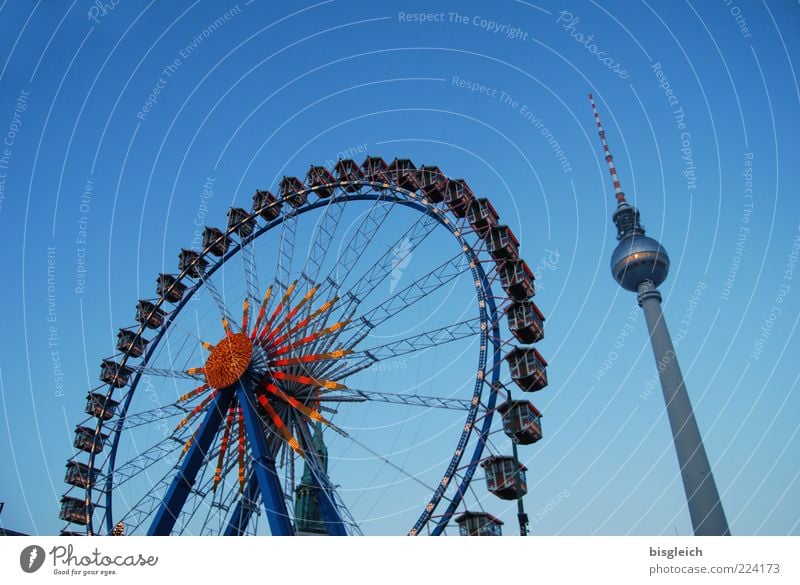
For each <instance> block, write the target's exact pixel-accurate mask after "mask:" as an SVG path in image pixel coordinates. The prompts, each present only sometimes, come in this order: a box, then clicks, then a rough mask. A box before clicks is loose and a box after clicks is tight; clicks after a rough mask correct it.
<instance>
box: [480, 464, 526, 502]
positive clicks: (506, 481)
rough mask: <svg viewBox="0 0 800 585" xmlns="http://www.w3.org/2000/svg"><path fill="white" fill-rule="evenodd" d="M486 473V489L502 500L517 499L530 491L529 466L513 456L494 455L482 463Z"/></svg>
mask: <svg viewBox="0 0 800 585" xmlns="http://www.w3.org/2000/svg"><path fill="white" fill-rule="evenodd" d="M481 467H483V470H484V473H486V489H488V490H489V492H491V493H493V494H494V495H496V496H497V497H498V498H500V499H502V500H516V499H517V498H521V497H522V496H524V495H525V494H527V493H528V483H527V481H526V480H525V471H526V470H527V467H525V466H524V465H522V464H520V463H515V462H514V458H513V457H501V456H497V455H492V456H491V457H489V458H488V459H486V460H484V461H483V462H482V463H481Z"/></svg>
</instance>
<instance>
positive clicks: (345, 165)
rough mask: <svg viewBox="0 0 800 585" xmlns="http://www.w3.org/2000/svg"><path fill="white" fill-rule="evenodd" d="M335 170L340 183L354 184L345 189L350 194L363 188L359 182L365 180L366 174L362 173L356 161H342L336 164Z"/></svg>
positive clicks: (348, 159)
mask: <svg viewBox="0 0 800 585" xmlns="http://www.w3.org/2000/svg"><path fill="white" fill-rule="evenodd" d="M334 170H335V171H336V174H337V176H338V177H339V180H340V181H345V182H348V183H353V184H352V185H347V186H346V187H345V188H344V190H345V191H347V192H348V193H355V192H356V191H358V190H359V189H360V188H361V185H360V183H359V181H363V180H364V173H363V172H361V169H360V168H359V166H358V165H357V164H356V161H354V160H353V159H351V158H345V159H341V160H339V161H338V162H337V163H336V166H335V167H334Z"/></svg>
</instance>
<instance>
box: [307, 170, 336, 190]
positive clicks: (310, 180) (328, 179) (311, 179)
mask: <svg viewBox="0 0 800 585" xmlns="http://www.w3.org/2000/svg"><path fill="white" fill-rule="evenodd" d="M335 182H336V178H335V177H334V176H333V175H332V174H331V172H330V171H329V170H328V169H326V168H325V167H323V166H316V167H315V166H313V165H312V166H311V168H310V169H308V173H306V185H308V186H309V187H310V188H311V189H313V190H314V193H316V194H317V195H319V196H320V197H330V196H331V195H332V194H333V189H334V187H332V186H330V185H332V184H333V183H335ZM323 185H328V186H327V187H324V186H323Z"/></svg>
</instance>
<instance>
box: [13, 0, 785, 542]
mask: <svg viewBox="0 0 800 585" xmlns="http://www.w3.org/2000/svg"><path fill="white" fill-rule="evenodd" d="M226 13H227V14H228V18H227V19H226V20H225V21H224V24H222V25H221V26H218V27H215V29H216V30H214V31H213V32H211V33H208V34H204V33H203V31H204V30H206V31H207V30H208V27H209V26H210V25H212V23H214V21H216V20H217V19H218V18H220V17H221V16H223V15H225V14H226ZM413 14H416V15H420V14H421V15H423V16H422V17H421V18H417V17H414V16H411V15H413ZM0 30H1V31H2V34H0V67H1V69H0V90H1V91H0V136H2V137H3V139H5V142H6V144H5V145H4V146H3V148H5V150H0V155H3V158H2V159H0V163H2V165H0V173H2V174H1V175H0V180H2V181H3V182H2V183H0V187H2V191H0V195H2V197H1V198H0V227H1V228H2V229H0V248H1V249H2V250H3V258H4V275H5V278H4V281H5V282H4V286H3V287H2V289H0V301H1V302H0V314H2V323H3V329H4V334H3V335H2V336H0V396H2V404H0V408H1V409H2V413H3V415H2V416H1V417H0V465H2V469H3V473H2V479H1V480H0V501H4V502H5V503H6V507H5V510H4V511H3V514H2V517H0V521H2V523H3V525H4V526H7V527H9V528H13V529H16V530H21V531H25V532H35V533H43V534H49V533H55V532H57V531H58V530H59V528H60V527H61V523H60V522H59V521H58V519H57V512H58V504H57V502H58V499H59V498H60V495H61V493H62V491H63V489H64V484H63V465H64V462H65V461H66V459H67V457H69V456H70V454H71V453H72V447H71V440H72V429H73V428H74V425H75V424H76V423H77V422H78V421H79V420H80V419H81V416H82V415H81V413H82V409H83V399H84V395H85V391H86V389H87V388H88V387H91V386H94V385H95V380H96V375H97V364H98V363H99V360H100V359H101V358H102V357H104V356H105V355H107V354H109V353H111V346H112V343H113V341H114V338H115V336H116V330H117V328H119V327H120V326H123V325H128V324H130V321H131V318H130V316H131V313H132V310H133V307H134V305H135V302H136V300H137V299H138V298H140V297H143V296H152V294H153V293H152V290H151V289H152V288H153V286H154V281H155V276H156V274H157V273H158V272H160V271H162V270H164V271H165V270H173V269H174V265H175V258H176V255H177V253H178V250H179V248H180V247H181V246H184V247H188V246H191V240H192V238H193V237H194V230H195V229H196V226H195V219H199V220H200V221H201V222H203V221H207V222H208V223H211V224H217V225H219V224H222V223H223V221H224V217H225V212H226V210H227V208H228V207H229V206H231V205H232V204H234V203H235V204H237V205H242V206H247V205H248V204H249V202H250V197H251V194H252V192H253V190H254V189H255V188H257V187H262V188H274V187H275V186H276V185H277V182H278V181H279V180H280V177H281V176H282V175H283V174H298V175H301V174H302V173H304V172H305V170H306V169H307V166H308V164H309V163H311V162H314V163H315V164H316V163H320V164H321V163H324V162H325V161H328V160H335V158H336V157H337V154H338V153H341V152H344V153H347V152H348V151H350V152H353V153H354V154H353V158H356V159H357V160H359V161H360V160H361V159H363V157H364V156H365V153H367V152H368V153H369V154H373V155H379V156H383V157H384V158H387V159H391V158H393V157H394V156H400V157H409V158H412V159H413V160H414V161H416V162H419V163H428V164H431V163H432V164H438V165H439V166H440V167H441V168H442V169H443V170H444V171H445V172H446V173H447V174H449V175H451V176H463V177H465V178H466V179H467V180H468V182H469V183H470V185H471V186H472V188H473V189H474V190H475V191H476V193H479V194H481V195H484V196H487V197H489V198H490V199H491V200H492V202H493V203H494V205H495V207H496V208H497V210H498V211H499V212H500V214H501V216H502V217H503V218H504V221H506V222H507V223H508V224H509V225H510V226H511V227H512V229H513V230H514V231H515V232H516V234H517V235H518V236H519V238H520V240H521V242H522V248H521V250H522V255H523V257H525V258H526V259H527V261H528V263H529V264H530V265H531V267H532V268H534V270H535V271H536V272H537V277H538V283H539V291H538V294H537V297H536V302H537V304H538V305H539V306H540V308H541V309H542V310H543V311H544V313H545V315H546V316H547V322H546V326H547V327H546V338H545V340H544V341H543V342H541V343H540V344H539V347H540V351H541V352H542V353H543V354H544V355H545V356H546V357H547V359H548V360H549V362H550V369H549V377H550V385H549V386H548V387H547V388H546V389H545V390H543V391H541V392H540V393H538V394H536V395H535V396H533V397H532V399H533V401H534V402H535V404H536V405H537V407H538V408H540V409H541V410H542V412H543V413H544V415H545V416H544V421H543V422H544V432H545V439H544V440H543V441H541V442H540V443H538V444H536V445H534V446H531V447H527V448H525V449H524V450H523V451H522V452H521V457H522V459H523V461H524V462H525V463H526V465H527V466H528V468H529V472H528V475H529V478H528V482H529V486H530V490H531V491H530V494H529V496H528V497H527V498H526V506H527V508H528V511H529V514H530V515H531V517H532V519H533V520H534V522H533V525H532V527H531V528H532V531H533V532H534V533H537V534H675V533H678V534H688V533H690V531H691V526H690V524H689V519H688V514H687V513H686V510H685V500H684V496H683V489H682V486H681V484H680V479H679V476H678V474H677V466H676V459H675V455H674V450H673V448H672V444H671V436H670V432H669V426H668V423H667V420H666V417H665V410H664V404H663V399H662V397H661V394H660V388H659V387H658V386H657V385H655V386H654V385H653V380H655V378H654V376H655V365H654V362H653V358H652V353H651V350H650V348H649V345H648V340H647V335H646V330H645V323H644V318H643V316H642V315H641V313H640V312H639V311H638V309H637V308H636V301H635V297H634V295H632V294H630V293H627V292H626V291H623V290H622V289H621V288H619V287H618V286H617V285H616V284H615V283H614V281H613V280H612V278H611V277H610V273H609V268H608V262H609V258H610V255H611V252H612V250H613V248H614V245H615V240H614V231H613V226H612V224H611V221H610V215H611V212H612V210H613V197H612V193H613V191H612V188H611V184H610V180H609V177H608V172H607V170H606V168H605V162H604V160H603V159H602V157H601V156H600V154H601V152H602V151H601V146H600V142H599V139H598V137H597V134H596V131H595V128H594V123H593V118H592V113H591V109H590V106H589V102H588V98H587V94H588V93H589V92H593V93H594V95H595V99H596V101H597V103H598V107H599V108H600V114H601V116H602V118H603V121H604V125H605V127H606V132H607V138H608V141H609V144H610V146H611V149H612V151H613V153H614V155H615V159H616V162H617V167H618V169H619V173H620V179H621V180H622V184H623V188H624V190H625V192H626V193H627V195H628V199H629V201H632V202H634V203H635V204H636V205H637V206H638V207H639V208H640V211H641V213H642V219H643V223H644V225H645V227H646V228H647V229H648V235H651V236H653V237H655V238H657V239H658V240H660V241H661V243H662V244H663V245H664V246H665V248H666V249H667V250H668V252H669V254H670V257H671V260H672V268H671V271H670V275H669V278H668V279H667V281H666V282H665V283H664V285H663V286H662V294H663V296H664V311H665V313H666V315H667V319H668V323H669V326H670V328H671V330H672V333H673V336H674V338H675V339H676V341H677V343H676V345H677V351H678V355H679V359H680V363H681V366H682V369H683V371H684V374H685V377H686V383H687V388H688V390H689V393H690V396H691V398H692V400H693V403H694V405H695V411H696V416H697V419H698V423H699V426H700V429H701V432H702V433H703V436H704V439H705V443H706V450H707V452H708V455H709V458H710V460H711V462H712V465H713V468H714V474H715V478H716V480H717V484H718V487H719V490H720V493H721V496H722V501H723V505H724V506H725V510H726V513H727V516H728V520H729V523H730V525H731V530H732V532H733V533H734V534H748V535H749V534H778V535H783V534H797V533H798V531H800V524H799V522H800V482H798V475H800V467H799V466H798V460H797V457H796V454H797V452H798V448H799V447H800V438H798V428H800V427H798V425H797V422H796V418H797V413H798V412H800V397H799V396H800V395H799V394H798V378H800V368H798V364H797V359H796V357H795V358H792V356H793V355H794V356H797V355H798V352H799V351H800V341H798V340H799V338H800V336H798V334H797V331H796V328H797V324H798V319H799V318H800V310H799V309H800V284H798V282H797V279H798V278H800V266H798V264H797V254H798V244H799V243H800V240H798V238H799V237H800V203H798V198H797V196H796V188H795V186H796V185H797V184H798V183H799V182H800V176H798V175H799V169H798V165H797V160H798V153H799V149H798V147H797V136H798V134H800V118H798V116H797V108H798V107H800V90H798V82H797V74H796V72H795V70H794V67H795V65H796V63H797V61H798V43H800V40H798V39H800V34H799V33H800V12H799V11H798V6H797V4H796V3H794V4H793V3H788V2H771V3H755V2H753V3H744V2H739V3H737V2H735V1H734V2H726V1H720V2H708V3H701V2H677V3H674V2H670V3H666V2H662V3H657V2H598V3H595V2H571V1H564V2H559V3H551V2H545V1H541V2H539V1H537V2H512V1H504V2H498V3H492V4H491V5H487V4H486V3H483V2H425V3H423V2H402V3H401V2H383V3H368V2H350V1H344V0H335V1H328V2H319V3H305V2H303V3H301V2H297V3H291V5H287V4H283V5H280V6H275V5H274V4H272V3H268V2H266V1H264V0H253V1H251V2H247V3H246V2H240V3H239V4H235V3H232V2H213V3H212V2H195V3H189V2H170V3H158V4H156V3H146V2H134V1H126V0H123V1H120V2H119V3H118V4H117V5H116V6H115V7H113V9H112V8H111V7H110V4H109V8H107V9H102V10H101V9H100V8H98V7H97V5H96V4H95V3H92V2H89V1H88V0H76V1H75V2H72V3H71V4H70V3H67V2H63V3H47V2H37V3H32V2H23V1H21V0H16V1H15V0H6V1H4V2H2V3H1V4H0ZM590 35H591V40H590V39H589V36H590ZM156 89H157V90H158V94H157V95H155V100H151V99H149V98H148V96H150V95H151V94H153V93H154V90H156ZM667 90H669V92H668V91H667ZM9 142H10V144H9ZM554 142H557V148H558V150H560V151H561V152H562V153H563V154H561V155H559V154H557V152H556V147H555V146H554ZM209 178H210V179H211V180H212V182H213V185H214V193H215V194H214V196H213V197H211V198H209V199H208V200H207V201H205V203H206V204H207V208H208V210H207V213H206V211H205V210H204V209H203V208H202V206H201V203H202V202H201V195H202V191H203V185H204V184H205V183H207V182H208V180H209ZM87 192H88V196H87ZM201 214H204V215H202V216H201ZM82 218H83V219H82ZM444 259H446V258H445V257H444V256H443V257H442V258H441V261H443V260H444ZM435 261H436V260H435V259H429V258H428V256H427V255H421V254H420V255H418V257H417V258H415V259H414V263H418V264H416V266H413V267H412V268H411V269H410V270H412V271H416V270H419V271H422V270H423V268H424V267H425V266H429V267H431V268H432V267H433V266H434V264H433V262H435ZM48 262H51V263H52V266H53V267H54V272H55V276H54V282H53V283H51V284H53V286H54V288H53V289H51V290H48ZM428 263H430V264H428ZM165 267H166V268H165ZM84 270H85V271H84ZM79 271H81V272H79ZM51 272H52V271H51ZM51 276H52V273H51ZM48 319H50V320H49V321H48ZM626 324H630V325H631V327H626ZM54 352H57V353H54ZM445 355H446V352H445ZM420 367H422V366H420ZM427 367H430V364H428V365H427ZM398 380H400V378H398V377H394V378H393V379H392V380H391V382H390V383H392V384H396V383H397V382H398ZM434 422H435V421H434ZM444 440H447V439H444ZM455 441H456V436H455V435H453V438H452V443H453V444H454V443H455ZM422 463H424V461H422V462H420V464H422ZM342 483H344V482H343V481H342ZM474 485H475V486H476V491H482V492H483V493H484V494H485V489H484V488H483V486H479V485H478V483H477V482H476V483H475V484H474ZM481 497H482V498H483V499H482V502H483V504H484V505H485V506H486V508H487V510H488V511H490V512H492V513H495V514H496V515H498V516H500V517H501V518H503V519H505V520H506V521H507V523H508V526H507V528H508V529H509V531H511V530H513V518H514V513H515V511H514V510H513V509H512V508H511V507H510V506H509V505H508V503H506V502H502V501H500V500H489V499H486V498H485V496H481ZM413 517H415V515H414V514H410V515H409V517H408V524H410V523H411V522H412V521H413ZM401 524H402V523H401ZM383 530H385V531H394V530H397V527H396V526H394V525H393V524H386V525H384V526H381V525H379V528H378V530H377V531H378V532H381V531H383ZM397 531H400V530H397Z"/></svg>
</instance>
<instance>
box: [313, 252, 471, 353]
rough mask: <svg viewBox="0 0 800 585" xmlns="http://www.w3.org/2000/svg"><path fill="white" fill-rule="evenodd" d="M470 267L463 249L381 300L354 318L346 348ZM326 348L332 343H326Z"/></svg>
mask: <svg viewBox="0 0 800 585" xmlns="http://www.w3.org/2000/svg"><path fill="white" fill-rule="evenodd" d="M468 270H469V264H467V265H466V266H465V265H464V257H463V256H462V255H461V253H459V254H457V255H455V256H453V257H452V258H450V259H449V260H447V261H445V262H444V263H442V264H440V265H439V266H437V267H436V268H434V269H433V270H431V271H430V272H428V273H427V274H425V275H423V276H421V277H420V278H418V279H417V280H415V281H414V282H412V283H411V284H409V285H408V286H406V287H405V288H403V289H401V290H399V291H397V292H396V293H395V294H394V295H392V296H391V297H389V298H388V299H386V300H384V301H383V302H382V303H381V304H379V305H377V306H376V307H374V308H373V309H371V310H369V311H367V312H365V313H364V314H362V315H361V316H359V317H356V318H354V319H352V324H351V325H349V326H348V327H346V328H345V330H347V331H349V332H351V335H350V337H349V338H348V341H346V342H345V343H344V344H343V347H344V348H345V349H353V348H354V347H355V346H356V345H357V344H358V343H359V342H360V341H361V340H363V339H364V337H366V335H367V334H368V333H369V332H370V331H371V330H373V329H375V328H376V327H377V326H379V325H380V324H381V323H384V322H385V321H387V320H389V319H391V318H392V317H394V316H396V315H398V314H400V313H402V312H403V311H405V310H406V309H408V308H409V307H411V306H413V305H414V304H416V303H417V302H418V301H419V300H421V299H423V298H425V297H426V296H428V295H431V294H433V293H435V292H436V291H437V290H438V289H440V288H442V287H443V286H445V285H446V284H448V283H449V282H451V281H452V280H454V279H456V278H458V277H459V276H461V275H462V274H464V273H465V272H466V271H468ZM322 347H323V348H324V349H321V350H319V351H326V350H327V348H328V347H329V344H325V345H323V346H322Z"/></svg>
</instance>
